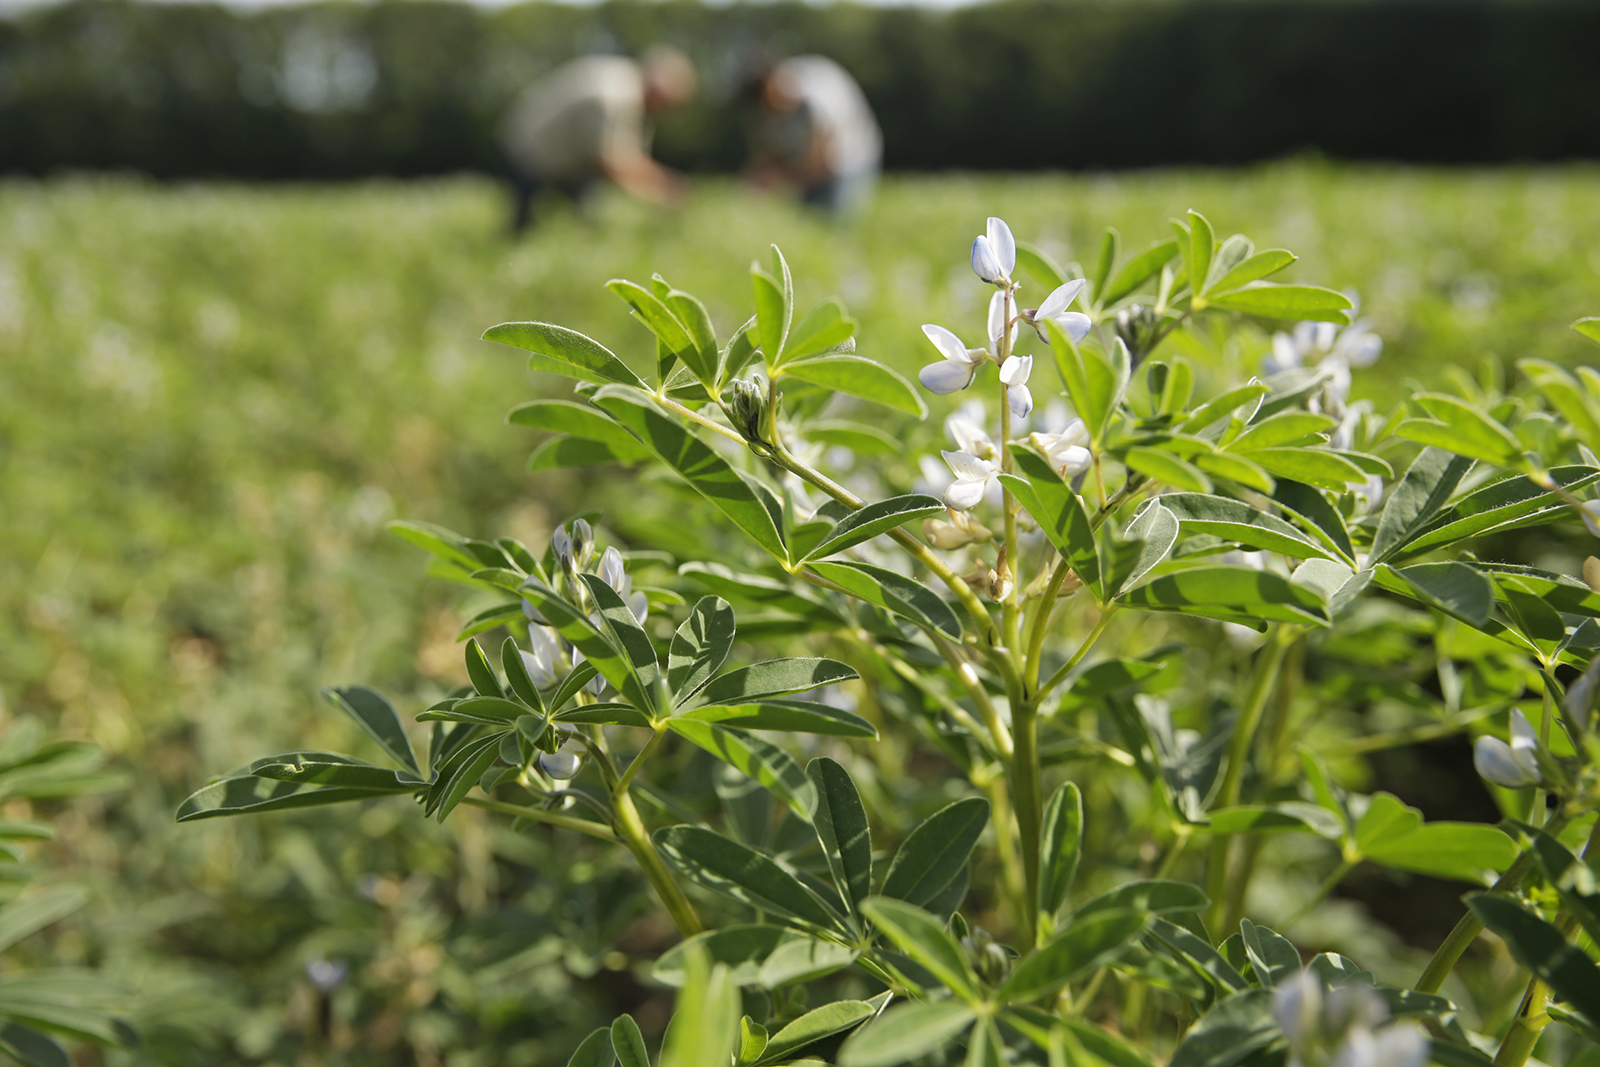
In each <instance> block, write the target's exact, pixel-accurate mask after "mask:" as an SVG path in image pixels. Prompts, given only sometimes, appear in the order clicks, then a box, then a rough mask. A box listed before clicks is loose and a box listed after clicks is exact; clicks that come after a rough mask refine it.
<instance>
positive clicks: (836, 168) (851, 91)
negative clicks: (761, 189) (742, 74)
mask: <svg viewBox="0 0 1600 1067" xmlns="http://www.w3.org/2000/svg"><path fill="white" fill-rule="evenodd" d="M745 97H746V99H747V100H748V101H750V102H751V103H752V104H753V105H754V114H753V116H752V123H751V130H750V142H751V143H750V149H751V151H750V166H749V173H750V177H751V179H752V180H753V181H755V182H756V183H757V184H758V185H763V186H771V185H777V184H786V185H789V186H791V187H793V188H794V189H796V190H797V191H798V193H799V194H800V198H801V199H802V200H803V201H804V202H805V203H807V204H811V205H814V206H817V207H821V208H823V209H825V210H827V211H830V212H833V213H836V214H848V213H850V212H851V211H853V210H854V209H856V208H857V207H859V206H860V205H861V203H862V202H863V201H864V200H865V199H866V197H867V196H869V195H870V194H871V192H872V187H873V185H874V184H875V183H876V181H877V177H878V170H879V167H880V166H881V164H882V160H883V133H882V131H880V130H879V129H878V121H877V119H876V118H874V117H873V114H872V107H871V105H870V104H868V103H867V98H866V96H865V95H863V94H862V92H861V86H859V85H857V84H856V80H855V79H854V78H852V77H851V76H850V74H849V73H848V72H847V71H846V70H845V69H844V68H843V67H841V66H839V64H838V63H835V62H834V61H833V60H831V59H829V58H828V57H827V56H793V57H791V58H789V59H785V60H783V61H782V62H780V63H777V64H775V65H773V66H771V67H769V68H767V69H765V70H763V71H761V72H759V73H758V74H757V75H756V76H755V77H754V78H752V79H750V80H749V82H748V83H747V85H746V89H745Z"/></svg>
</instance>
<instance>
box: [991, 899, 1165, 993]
mask: <svg viewBox="0 0 1600 1067" xmlns="http://www.w3.org/2000/svg"><path fill="white" fill-rule="evenodd" d="M1147 918H1148V914H1147V913H1146V912H1143V911H1134V910H1122V911H1098V912H1095V913H1094V914H1092V915H1087V916H1082V915H1074V916H1073V918H1072V921H1071V922H1070V923H1068V924H1067V926H1066V928H1065V929H1063V930H1062V931H1061V932H1060V933H1059V934H1057V935H1056V936H1055V937H1053V938H1051V939H1050V941H1048V942H1047V943H1045V944H1044V945H1042V946H1040V947H1039V948H1038V949H1037V950H1036V951H1034V952H1031V953H1029V954H1028V955H1026V956H1024V957H1023V958H1022V960H1021V961H1020V962H1019V963H1018V964H1017V966H1016V969H1015V970H1013V971H1012V972H1011V977H1010V978H1008V979H1006V983H1005V985H1003V986H1001V987H1000V996H1001V997H1003V998H1005V999H1006V1000H1035V999H1038V998H1040V997H1044V996H1049V995H1050V994H1052V993H1056V992H1059V991H1060V990H1061V989H1063V988H1065V987H1066V985H1067V984H1068V983H1069V982H1071V981H1073V980H1074V979H1077V978H1081V977H1083V976H1084V975H1086V974H1088V973H1089V972H1090V971H1093V970H1096V969H1098V968H1100V967H1104V966H1106V965H1107V964H1109V963H1111V962H1112V961H1113V960H1114V959H1116V958H1117V957H1118V956H1119V955H1121V954H1122V952H1123V951H1125V950H1126V949H1127V948H1128V946H1129V945H1131V944H1133V943H1134V941H1135V939H1136V938H1137V937H1138V936H1139V931H1140V930H1141V929H1143V928H1144V924H1145V920H1146V919H1147Z"/></svg>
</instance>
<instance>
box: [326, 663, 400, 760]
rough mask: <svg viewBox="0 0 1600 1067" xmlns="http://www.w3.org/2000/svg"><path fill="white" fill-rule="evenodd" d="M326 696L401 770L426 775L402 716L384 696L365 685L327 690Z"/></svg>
mask: <svg viewBox="0 0 1600 1067" xmlns="http://www.w3.org/2000/svg"><path fill="white" fill-rule="evenodd" d="M322 695H323V697H325V698H326V699H327V700H328V702H329V703H331V704H333V705H334V706H335V707H338V708H339V709H340V710H342V711H343V712H344V713H345V714H347V715H349V716H350V717H351V718H352V719H354V720H355V721H356V722H358V723H360V724H361V728H362V729H363V730H365V731H366V732H367V735H368V736H369V737H371V738H372V739H373V740H374V741H376V742H378V744H379V745H380V746H382V748H383V750H384V751H385V752H387V753H388V754H389V755H390V756H392V757H393V758H394V759H395V761H396V762H398V763H399V764H400V765H401V766H403V767H405V768H406V769H407V770H410V771H411V772H412V773H413V774H421V773H422V772H421V771H420V770H418V769H417V757H416V756H415V754H413V753H412V751H411V742H410V741H409V740H408V739H407V738H406V731H405V727H404V726H402V725H401V724H400V715H399V713H398V712H396V711H395V710H394V705H393V704H390V703H389V701H388V700H386V699H384V697H383V694H381V693H379V692H378V691H377V690H376V689H370V688H368V687H367V686H364V685H352V686H347V687H345V688H343V689H335V688H327V689H324V690H323V691H322Z"/></svg>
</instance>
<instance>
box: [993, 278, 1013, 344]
mask: <svg viewBox="0 0 1600 1067" xmlns="http://www.w3.org/2000/svg"><path fill="white" fill-rule="evenodd" d="M1010 304H1011V299H1010V297H1009V296H1008V295H1007V293H1006V291H1005V290H1004V289H996V290H995V291H994V295H993V296H991V297H990V298H989V330H988V334H987V336H988V338H989V346H990V348H991V350H992V351H994V353H995V354H996V355H999V353H1000V335H1001V334H1003V333H1005V330H1006V311H1007V310H1008V308H1009V307H1010ZM1012 336H1013V337H1014V336H1016V335H1015V334H1014V333H1013V334H1012Z"/></svg>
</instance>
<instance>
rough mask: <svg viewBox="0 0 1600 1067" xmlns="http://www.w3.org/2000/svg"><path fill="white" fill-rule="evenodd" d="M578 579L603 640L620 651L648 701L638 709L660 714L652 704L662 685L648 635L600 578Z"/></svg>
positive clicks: (629, 610) (595, 576)
mask: <svg viewBox="0 0 1600 1067" xmlns="http://www.w3.org/2000/svg"><path fill="white" fill-rule="evenodd" d="M579 578H581V579H582V581H583V584H584V585H586V586H587V587H588V588H589V595H590V596H591V597H593V598H594V603H595V606H596V607H598V608H599V609H600V611H599V614H600V621H601V623H602V625H604V626H605V628H606V634H607V636H608V637H610V638H611V644H612V645H613V646H614V647H616V648H618V649H620V650H621V652H622V654H623V656H624V657H626V659H627V661H628V665H629V666H630V667H631V668H632V669H633V675H634V677H635V678H636V679H637V680H638V683H639V689H640V691H641V692H643V693H644V694H646V697H647V699H649V700H651V703H648V704H644V705H642V708H643V709H644V710H661V709H658V708H656V705H655V703H654V698H655V695H656V691H657V689H658V688H659V687H660V685H661V682H662V679H661V666H660V664H659V663H658V662H657V661H656V650H655V646H654V645H652V644H651V643H650V635H649V634H647V633H645V632H644V627H643V626H640V625H639V620H638V618H637V617H636V616H635V615H634V614H633V609H632V608H630V607H629V606H628V602H627V601H626V600H623V599H622V596H621V594H619V593H618V592H617V591H616V590H615V589H613V588H611V586H609V585H607V584H606V581H605V579H604V578H602V577H600V576H599V575H598V574H582V575H579Z"/></svg>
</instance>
